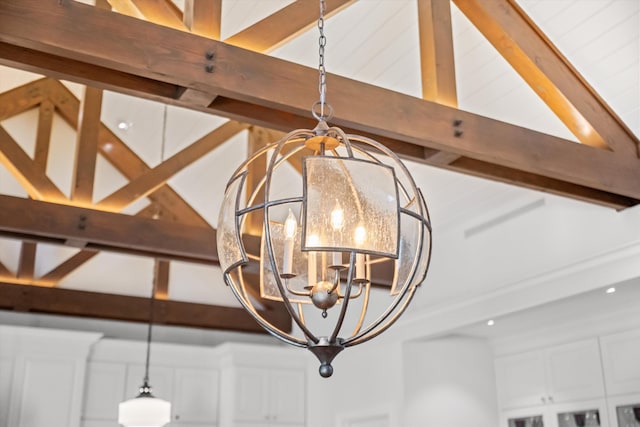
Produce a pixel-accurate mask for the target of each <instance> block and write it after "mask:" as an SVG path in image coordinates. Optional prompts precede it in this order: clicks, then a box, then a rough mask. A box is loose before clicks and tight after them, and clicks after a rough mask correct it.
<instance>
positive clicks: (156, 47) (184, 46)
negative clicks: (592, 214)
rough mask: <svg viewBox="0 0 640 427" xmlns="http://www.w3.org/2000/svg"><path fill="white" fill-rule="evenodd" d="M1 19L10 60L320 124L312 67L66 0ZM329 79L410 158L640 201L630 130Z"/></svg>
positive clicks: (344, 115)
mask: <svg viewBox="0 0 640 427" xmlns="http://www.w3.org/2000/svg"><path fill="white" fill-rule="evenodd" d="M496 2H499V3H500V4H503V5H504V4H507V3H508V1H507V0H494V1H493V3H496ZM0 23H1V24H2V25H1V26H0V41H1V42H2V43H1V44H0V58H2V59H1V60H0V62H2V63H4V64H7V65H11V66H14V67H18V68H23V69H28V70H33V71H38V72H41V73H45V74H51V75H54V76H63V77H65V78H67V79H71V80H76V81H79V82H84V83H91V84H93V85H96V86H97V87H102V88H109V89H113V90H117V91H121V92H125V93H130V94H134V95H137V96H143V97H148V98H152V99H160V100H163V101H164V102H169V103H176V104H181V105H185V106H187V107H190V108H195V109H200V110H206V111H210V112H212V113H217V114H220V115H224V116H227V117H230V118H233V119H236V120H240V121H242V122H249V123H254V124H258V125H261V126H267V127H271V128H276V129H281V130H282V129H291V128H296V127H308V126H313V121H312V120H311V119H310V118H309V113H308V106H309V105H310V104H311V103H313V101H314V100H315V98H316V90H317V88H316V84H315V82H316V77H317V76H316V71H315V70H313V69H310V68H306V67H303V66H299V65H296V64H292V63H288V62H286V61H282V60H279V59H276V58H272V57H268V56H265V55H262V54H259V53H255V52H251V51H248V50H243V49H239V48H237V47H235V46H230V45H228V44H225V43H222V42H219V41H215V40H212V39H207V38H202V37H199V36H196V35H193V34H190V33H186V32H183V31H175V30H173V29H171V28H167V27H162V26H159V25H156V24H153V23H150V22H144V21H139V20H134V19H133V18H130V17H128V16H124V15H120V14H115V13H112V12H108V11H104V10H100V9H98V8H94V7H90V6H87V5H84V4H80V3H76V2H70V1H63V2H61V3H60V2H58V1H54V0H46V1H37V0H24V1H21V2H19V3H6V2H4V3H2V4H0ZM505 26H506V24H505ZM507 30H508V31H509V32H510V34H511V32H512V31H511V30H509V28H508V27H507ZM87 32H91V33H92V34H93V35H94V36H93V37H92V40H91V42H90V43H87V42H86V38H85V37H83V34H86V33H87ZM530 35H531V37H537V39H535V40H541V36H540V34H539V33H538V32H530ZM122 46H127V49H122V48H121V47H122ZM207 52H211V53H213V56H212V59H211V60H208V59H207V58H208V57H207ZM148 58H157V60H152V61H150V60H148ZM208 62H210V63H211V65H212V68H209V67H207V64H208ZM331 81H332V90H333V91H332V94H333V95H332V105H333V106H334V108H335V110H336V112H337V116H336V118H335V119H334V120H333V122H334V123H335V124H336V125H339V126H342V127H343V128H345V129H347V130H353V131H358V132H360V133H364V134H367V135H371V136H374V137H376V138H378V139H379V140H381V142H383V143H386V144H387V145H388V146H390V148H392V149H393V150H395V151H396V152H397V153H398V154H399V155H401V156H403V157H405V158H408V159H411V160H415V161H420V162H425V163H429V158H430V157H431V156H432V155H433V154H434V151H433V150H436V151H438V152H446V153H452V154H454V155H459V156H461V157H460V158H459V159H457V160H455V161H453V162H452V163H450V164H448V165H446V166H445V167H447V168H449V169H452V170H457V171H461V172H465V173H470V174H475V175H480V176H485V177H489V178H492V179H497V180H500V181H507V182H511V183H515V184H519V185H524V186H527V187H532V188H537V189H541V190H543V191H549V192H553V193H558V194H563V195H568V196H571V197H575V198H579V199H582V200H588V201H592V202H595V203H600V204H604V205H608V206H613V207H616V208H624V207H626V206H631V205H635V204H637V202H638V200H640V168H639V167H638V165H639V164H640V161H639V160H638V158H637V156H629V155H628V152H629V150H630V148H633V147H634V144H635V143H636V139H635V137H633V136H632V135H630V134H629V133H627V136H628V137H627V138H626V142H621V143H622V144H626V145H628V146H630V148H627V149H622V151H618V150H617V148H616V146H617V143H614V142H612V140H610V137H611V132H614V130H610V131H607V132H605V131H604V130H602V131H599V132H598V133H599V134H600V135H601V136H602V137H603V138H605V142H606V144H607V146H608V147H609V149H601V148H597V147H592V146H588V145H585V144H575V143H572V142H570V141H566V140H564V139H561V138H557V137H552V136H549V135H545V134H542V133H539V132H535V131H531V130H528V129H524V128H521V127H518V126H513V125H509V124H506V123H502V122H498V121H496V120H491V119H488V118H484V117H481V116H478V115H475V114H471V113H467V112H463V111H460V110H456V109H454V108H450V107H447V106H443V105H439V104H436V103H433V102H429V101H425V100H419V99H415V98H412V97H409V96H406V95H402V94H399V93H395V92H391V91H388V90H385V89H381V88H377V87H374V86H371V85H368V84H364V83H361V82H357V81H354V80H350V79H346V78H341V77H339V76H331ZM572 81H573V82H574V83H575V81H576V78H575V77H574V78H573V80H572ZM574 83H569V87H570V88H573V87H574V86H575V84H574ZM556 84H558V83H556ZM185 89H191V90H196V91H199V92H203V93H206V94H209V95H211V96H212V97H213V96H215V98H214V100H213V102H212V103H211V104H210V105H209V106H208V107H206V108H204V107H202V105H197V104H188V103H187V102H185V101H184V100H181V99H179V95H180V94H181V93H183V92H184V90H185ZM568 90H569V89H567V91H568ZM607 117H612V115H610V114H607ZM601 120H604V119H601V118H598V117H596V118H593V120H591V121H593V122H598V121H601ZM612 121H613V122H616V121H618V120H615V119H607V120H606V123H609V122H612ZM606 123H605V124H604V126H605V127H606V126H608V125H607V124H606ZM598 126H599V127H600V125H598ZM618 133H619V132H617V131H616V134H618ZM438 163H441V162H438ZM440 166H441V165H440Z"/></svg>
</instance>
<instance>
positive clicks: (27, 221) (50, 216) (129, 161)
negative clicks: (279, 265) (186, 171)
mask: <svg viewBox="0 0 640 427" xmlns="http://www.w3.org/2000/svg"><path fill="white" fill-rule="evenodd" d="M100 100H101V90H98V89H93V88H87V92H86V94H85V101H84V102H83V103H80V101H78V99H76V98H75V96H73V94H71V92H70V91H69V90H68V89H67V88H66V87H65V86H64V85H62V84H61V83H60V82H58V81H55V80H52V79H41V80H37V81H34V82H32V83H29V84H27V85H24V86H22V87H19V88H16V89H14V90H12V91H9V92H7V93H4V94H1V95H0V101H3V104H2V105H3V106H4V107H5V108H4V109H3V110H2V114H3V118H9V117H12V116H13V115H17V114H19V113H22V112H24V111H27V110H29V109H36V108H37V109H38V111H39V119H38V129H37V133H36V147H35V150H34V156H33V158H31V157H30V156H28V155H27V154H26V153H25V152H24V150H23V149H22V148H21V147H20V145H19V144H18V143H17V142H16V141H15V140H14V139H13V138H12V137H11V135H9V134H8V133H7V132H6V131H5V130H4V128H3V127H2V126H0V148H1V149H0V161H1V162H2V164H3V165H4V166H5V167H6V168H8V169H9V171H11V172H12V173H13V174H14V176H15V177H16V178H18V179H19V181H20V182H22V184H23V186H24V187H25V189H27V190H28V191H29V194H30V195H31V196H32V198H35V199H36V200H27V199H22V198H15V197H9V196H0V199H1V201H0V205H1V206H3V209H2V214H0V216H1V217H0V235H2V236H4V237H10V238H17V239H20V240H23V243H22V245H21V250H20V257H19V263H18V268H17V270H16V271H15V272H12V271H10V270H9V269H8V268H7V267H6V266H5V265H4V264H1V263H0V281H4V282H6V283H14V284H21V285H25V284H33V285H38V287H50V288H55V287H57V286H58V284H59V283H60V281H61V280H63V279H64V278H65V277H66V276H67V275H69V274H70V273H72V272H73V271H74V270H75V269H77V268H78V267H80V266H81V265H83V264H85V263H86V262H88V261H90V260H91V259H93V258H94V257H95V256H96V255H97V254H98V253H99V251H101V250H108V251H116V252H124V253H131V254H137V255H143V256H149V257H154V258H156V267H155V295H156V297H157V298H158V299H162V300H165V299H167V298H168V294H169V268H170V263H169V261H170V260H175V259H179V260H187V261H190V262H198V263H206V264H217V255H216V249H215V239H216V238H215V230H213V229H212V228H211V227H210V226H209V225H208V224H207V222H206V221H205V220H204V219H203V218H202V217H201V216H200V215H199V214H198V213H197V212H196V211H195V210H193V208H192V207H191V206H189V205H188V204H187V203H186V202H185V201H184V200H183V199H182V198H181V197H180V196H178V195H177V194H176V193H175V192H174V191H173V190H172V189H171V188H170V187H169V186H167V185H166V181H167V180H168V179H169V178H170V177H171V176H173V175H174V174H175V173H177V172H178V171H180V170H181V169H182V168H184V167H186V166H188V165H189V164H190V163H192V162H194V161H195V160H197V159H198V158H200V157H202V156H203V155H205V154H207V153H209V152H210V151H211V150H213V149H215V148H216V147H218V146H219V145H220V144H221V143H222V142H225V141H226V140H227V139H228V138H230V137H231V136H233V135H235V134H236V133H237V132H239V131H240V130H242V129H244V128H246V127H247V126H246V125H242V124H238V123H235V122H229V123H227V124H225V125H223V126H222V127H220V128H219V129H216V130H214V131H213V132H211V133H209V134H207V135H205V136H204V137H202V138H201V139H200V140H198V141H196V142H195V143H193V144H192V145H190V146H188V147H187V148H185V149H184V150H182V151H181V152H179V153H177V154H176V155H174V156H172V157H171V158H170V159H168V160H167V162H165V163H161V164H160V165H158V166H157V167H156V168H153V169H152V168H149V167H148V166H147V165H146V164H144V162H142V160H141V159H140V158H139V157H138V156H137V155H135V154H134V153H133V152H132V151H131V150H130V149H129V148H128V147H127V146H126V145H125V144H124V143H123V142H122V141H121V140H120V139H119V138H117V137H116V136H115V135H114V134H113V133H112V132H111V131H110V130H109V129H108V128H106V126H104V125H103V124H102V123H101V122H100V104H101V102H100ZM54 112H57V113H58V114H59V115H60V117H61V118H62V119H63V120H65V121H66V122H67V123H68V124H69V125H71V126H72V127H77V128H78V140H77V147H79V148H78V150H77V153H76V158H75V165H76V173H75V174H74V176H75V180H74V184H73V188H72V194H73V190H74V189H76V190H77V189H78V188H83V189H84V190H83V191H82V194H83V196H82V199H80V198H79V197H77V198H76V199H71V198H67V197H66V196H65V195H64V193H63V192H62V191H61V190H60V189H59V188H58V187H57V186H56V185H55V184H54V183H53V182H52V181H51V179H50V178H49V177H48V176H47V175H46V165H47V159H48V150H49V143H50V140H49V139H50V135H51V125H52V121H53V117H54ZM87 144H89V145H90V146H91V148H89V149H87V148H86V147H85V148H80V147H84V146H85V145H87ZM98 152H99V153H100V154H101V155H102V156H103V157H104V158H105V159H106V160H107V161H109V162H110V163H111V164H112V165H113V166H114V167H116V168H117V169H119V170H120V171H121V172H122V173H123V175H125V176H126V177H127V178H129V179H130V180H131V181H130V182H129V183H128V184H126V185H125V186H124V187H123V188H121V189H120V190H117V191H116V192H115V193H114V194H113V195H111V196H109V197H108V199H109V198H110V199H111V200H115V199H118V200H120V202H119V203H117V204H115V203H110V208H111V209H110V210H113V211H119V210H120V209H122V208H123V207H125V206H126V205H128V204H129V203H130V202H132V201H133V200H136V199H138V198H140V197H144V196H146V197H148V198H149V199H150V201H151V204H150V205H149V208H146V209H143V210H142V211H141V212H140V213H139V214H138V215H136V216H128V215H121V214H117V213H110V212H104V211H99V210H96V208H101V207H102V205H101V204H97V205H93V204H92V194H93V181H94V173H95V160H96V158H97V155H98ZM141 185H142V188H143V189H142V190H139V191H137V190H135V189H140V188H141ZM78 193H79V192H77V191H76V194H78ZM122 194H126V195H127V197H124V198H123V197H121V196H116V195H122ZM38 200H40V201H38ZM47 202H55V203H56V204H53V203H47ZM65 205H75V206H65ZM77 206H86V207H88V208H81V207H77ZM145 217H146V218H145ZM151 217H153V218H158V217H161V218H162V221H158V220H156V219H152V218H151ZM127 221H131V222H129V223H128V224H129V225H128V226H127V225H126V224H127ZM172 235H173V237H171V236H172ZM145 236H146V237H145ZM41 242H48V243H58V244H63V245H67V246H74V247H78V248H81V250H80V251H78V252H77V253H76V254H75V255H73V256H71V257H70V258H68V259H66V260H65V261H63V262H62V263H60V264H59V265H57V266H56V267H54V268H53V269H51V270H50V271H49V272H47V273H45V274H42V275H41V276H40V277H36V275H35V271H34V270H35V260H36V253H37V247H38V246H37V244H38V243H41ZM163 242H164V243H163ZM184 243H187V246H183V244H184ZM176 245H177V246H176ZM178 246H182V248H183V249H184V250H185V251H183V250H182V249H178V250H177V251H176V249H177V248H178ZM163 248H164V249H163ZM169 248H171V249H169ZM166 249H169V250H168V251H167V250H166ZM0 286H4V285H0ZM7 286H8V285H7ZM6 290H7V292H6V294H5V295H4V296H3V298H2V299H1V301H0V307H2V308H10V309H14V310H27V311H35V312H45V313H54V312H55V313H62V314H72V315H83V316H84V315H89V311H86V310H89V308H83V307H76V306H75V304H77V303H84V302H86V301H89V300H91V299H92V298H93V299H94V302H93V304H88V306H89V307H90V306H91V305H96V304H95V301H96V299H97V298H99V299H100V301H101V302H100V304H99V305H100V306H101V309H100V310H97V311H94V312H93V314H92V315H94V316H97V317H105V318H112V319H121V320H134V321H136V320H138V319H137V318H136V316H135V315H133V316H132V315H129V314H124V310H123V308H122V307H126V305H124V304H129V303H132V304H137V301H138V300H141V299H140V298H133V297H121V296H109V297H108V298H105V297H104V296H103V295H102V294H95V293H87V292H76V291H69V290H60V292H58V293H56V292H53V293H52V292H44V291H40V290H23V291H16V290H15V288H13V287H8V288H6ZM33 295H37V296H38V298H44V300H39V301H38V303H37V304H33V303H32V300H33V298H32V297H31V296H33ZM47 298H53V299H54V300H53V301H48V300H47ZM167 304H168V305H167V307H171V310H173V311H175V313H176V316H177V317H175V318H173V317H172V318H167V319H166V323H167V324H187V325H188V326H199V327H213V328H219V329H232V330H243V331H245V330H246V331H253V332H259V331H260V329H259V328H258V327H257V326H256V327H254V326H248V324H249V323H251V322H253V321H252V320H250V316H248V315H247V314H246V312H244V310H242V309H239V308H229V307H217V306H206V305H202V304H196V305H194V306H193V307H191V304H189V303H175V302H174V301H170V302H167ZM190 307H191V308H190ZM205 308H206V309H207V310H209V311H211V312H218V311H219V312H220V313H219V314H213V315H212V314H206V315H199V316H197V317H195V318H193V317H192V318H191V319H190V320H177V319H178V318H179V317H180V316H181V315H183V314H184V312H185V310H187V311H188V310H191V309H192V310H193V311H194V312H198V311H202V310H204V309H205ZM282 314H283V309H282V308H281V307H278V306H277V305H270V306H268V307H265V311H264V312H263V315H264V316H265V317H267V318H273V319H275V321H277V322H280V323H281V325H283V326H285V327H287V325H288V324H289V323H287V322H288V321H287V320H286V317H285V316H283V315H282ZM223 318H224V319H223ZM147 319H148V316H146V317H141V318H140V319H139V320H140V321H146V320H147ZM181 322H182V323H181Z"/></svg>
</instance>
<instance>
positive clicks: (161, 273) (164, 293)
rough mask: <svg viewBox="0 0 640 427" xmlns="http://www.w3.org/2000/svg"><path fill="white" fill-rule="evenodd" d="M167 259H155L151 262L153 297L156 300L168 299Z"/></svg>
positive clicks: (169, 265)
mask: <svg viewBox="0 0 640 427" xmlns="http://www.w3.org/2000/svg"><path fill="white" fill-rule="evenodd" d="M170 267H171V264H170V263H169V261H166V260H160V259H157V258H156V259H155V260H154V263H153V297H154V298H155V299H158V300H168V299H169V270H170Z"/></svg>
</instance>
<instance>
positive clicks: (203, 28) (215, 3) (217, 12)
mask: <svg viewBox="0 0 640 427" xmlns="http://www.w3.org/2000/svg"><path fill="white" fill-rule="evenodd" d="M182 21H183V22H184V24H185V25H186V27H187V28H188V29H189V30H191V32H192V33H194V34H198V35H200V36H203V37H209V38H211V39H214V40H220V26H221V23H222V0H185V2H184V14H183V17H182Z"/></svg>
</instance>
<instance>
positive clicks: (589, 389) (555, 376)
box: [546, 339, 604, 403]
mask: <svg viewBox="0 0 640 427" xmlns="http://www.w3.org/2000/svg"><path fill="white" fill-rule="evenodd" d="M546 362H547V374H548V378H547V388H548V394H549V400H551V402H554V403H561V402H571V401H576V400H584V399H597V398H602V397H604V383H603V380H602V364H601V363H600V348H599V346H598V341H597V340H595V339H593V340H585V341H578V342H575V343H570V344H567V345H562V346H557V347H552V348H549V349H547V350H546Z"/></svg>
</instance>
